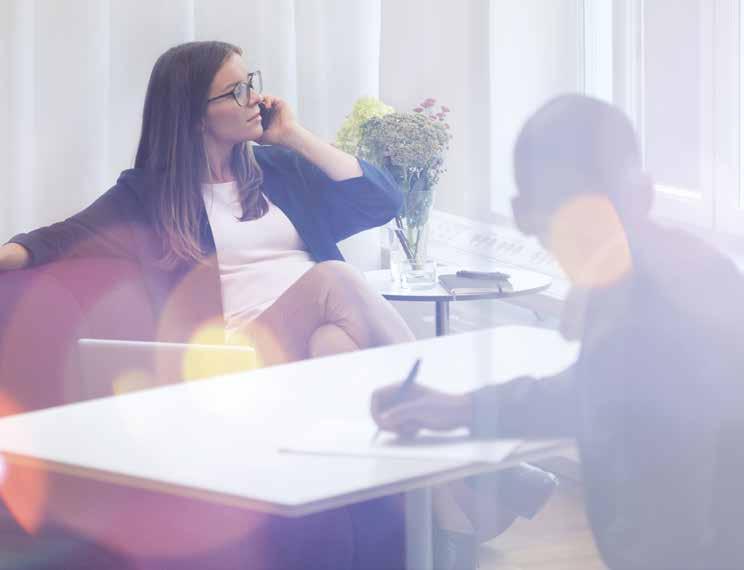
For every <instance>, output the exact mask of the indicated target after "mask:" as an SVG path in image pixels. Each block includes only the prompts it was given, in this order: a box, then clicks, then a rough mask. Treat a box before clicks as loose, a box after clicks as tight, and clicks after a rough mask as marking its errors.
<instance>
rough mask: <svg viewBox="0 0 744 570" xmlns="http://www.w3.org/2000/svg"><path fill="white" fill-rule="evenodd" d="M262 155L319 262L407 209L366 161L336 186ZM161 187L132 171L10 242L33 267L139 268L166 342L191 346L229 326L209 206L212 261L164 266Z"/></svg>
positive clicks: (269, 187) (295, 163) (298, 160)
mask: <svg viewBox="0 0 744 570" xmlns="http://www.w3.org/2000/svg"><path fill="white" fill-rule="evenodd" d="M254 151H255V155H256V160H257V161H258V163H259V165H260V166H261V169H262V170H263V174H264V186H263V191H264V193H265V194H266V195H267V196H268V197H269V199H270V200H271V201H272V202H273V203H274V204H276V206H277V207H279V208H280V209H281V210H282V211H283V212H284V213H285V214H286V215H287V217H288V218H289V219H290V220H291V222H292V224H293V225H294V226H295V228H296V229H297V232H298V233H299V234H300V237H301V238H302V239H303V240H304V242H305V244H306V245H307V248H308V251H309V252H310V254H311V255H312V257H313V259H315V260H316V261H319V262H320V261H326V260H343V256H342V255H341V252H340V251H339V250H338V247H337V245H336V243H337V242H339V241H341V240H343V239H345V238H347V237H349V236H351V235H354V234H356V233H358V232H360V231H363V230H365V229H369V228H372V227H376V226H380V225H383V224H385V223H386V222H388V221H389V220H390V219H391V218H392V217H393V216H394V215H395V214H396V213H397V211H398V209H399V208H400V205H401V201H402V195H401V193H400V191H399V190H398V189H397V187H396V186H395V184H394V183H393V182H392V180H391V179H390V178H389V177H388V176H387V175H385V174H384V173H383V172H382V171H380V170H379V169H377V168H376V167H374V166H372V165H371V164H369V163H367V162H365V161H363V160H360V161H359V163H360V165H361V167H362V171H363V176H360V177H358V178H351V179H348V180H343V181H340V182H336V181H333V180H331V179H330V178H329V177H328V176H327V175H326V174H324V173H323V172H322V171H321V170H320V169H319V168H317V167H316V166H314V165H313V164H311V163H310V162H308V161H307V160H305V159H304V158H302V157H301V156H300V155H298V154H296V153H294V152H292V151H289V150H287V149H285V148H282V147H278V146H256V147H254ZM156 185H157V179H156V178H155V177H153V176H152V175H149V174H148V173H145V172H144V171H142V170H139V169H130V170H125V171H124V172H122V174H121V175H120V177H119V179H118V180H117V182H116V185H115V186H114V187H113V188H111V189H109V190H108V191H107V192H106V193H105V194H103V195H102V196H101V197H100V198H98V199H97V200H96V201H95V202H94V203H93V204H92V205H90V206H89V207H88V208H86V209H85V210H83V211H82V212H80V213H78V214H76V215H74V216H72V217H71V218H69V219H67V220H65V221H63V222H60V223H57V224H53V225H51V226H48V227H44V228H39V229H37V230H34V231H31V232H29V233H25V234H19V235H17V236H15V237H13V238H12V239H11V240H10V241H11V242H14V243H18V244H20V245H23V246H24V247H26V249H28V250H29V252H30V253H31V260H32V261H31V263H32V265H40V264H43V263H49V262H52V261H57V260H60V259H64V258H66V257H101V256H106V257H109V256H113V257H120V258H125V259H130V260H132V261H134V262H136V263H138V264H139V265H140V267H141V269H142V275H143V279H144V281H145V285H146V287H147V290H148V292H149V295H150V301H151V303H152V308H153V311H154V312H155V315H156V316H157V317H158V318H159V319H160V331H161V332H160V335H159V336H160V338H161V339H162V340H173V341H183V340H188V339H189V338H191V337H192V335H193V334H194V332H195V331H196V330H197V329H198V328H199V327H202V326H205V325H207V324H212V325H220V326H221V325H222V297H221V289H220V282H219V270H218V264H217V259H216V253H215V244H214V238H213V236H212V230H211V228H210V226H209V219H208V217H207V215H206V211H204V210H203V209H202V215H201V220H202V227H201V244H200V245H201V247H202V250H203V252H204V253H205V254H206V257H205V260H204V263H185V262H184V263H182V264H181V265H179V266H178V267H176V268H174V269H164V268H162V267H160V266H158V264H157V260H158V259H159V258H160V256H161V255H162V252H163V242H162V240H161V239H160V238H159V237H158V236H157V234H156V232H155V227H154V225H153V219H152V212H153V208H152V207H151V206H150V204H151V200H152V199H153V198H154V196H155V195H156V192H157V191H156ZM202 208H203V207H202ZM247 223H250V222H247Z"/></svg>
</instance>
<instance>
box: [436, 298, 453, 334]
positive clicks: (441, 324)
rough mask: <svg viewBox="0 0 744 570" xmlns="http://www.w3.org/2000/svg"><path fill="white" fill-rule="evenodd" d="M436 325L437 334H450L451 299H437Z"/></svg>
mask: <svg viewBox="0 0 744 570" xmlns="http://www.w3.org/2000/svg"><path fill="white" fill-rule="evenodd" d="M436 305H437V308H436V325H437V336H445V335H448V334H449V329H450V324H449V323H450V304H449V301H436Z"/></svg>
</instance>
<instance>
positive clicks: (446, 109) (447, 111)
mask: <svg viewBox="0 0 744 570" xmlns="http://www.w3.org/2000/svg"><path fill="white" fill-rule="evenodd" d="M450 111H451V109H450V108H449V107H445V106H444V105H442V113H449V112H450Z"/></svg>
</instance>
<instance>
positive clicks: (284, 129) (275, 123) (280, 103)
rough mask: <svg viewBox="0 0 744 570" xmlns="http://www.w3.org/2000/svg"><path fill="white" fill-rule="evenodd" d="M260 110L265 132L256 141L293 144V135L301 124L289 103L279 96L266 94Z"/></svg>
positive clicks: (260, 142)
mask: <svg viewBox="0 0 744 570" xmlns="http://www.w3.org/2000/svg"><path fill="white" fill-rule="evenodd" d="M259 110H260V112H261V126H262V127H263V131H264V132H263V134H262V135H261V136H260V137H259V139H258V140H257V141H256V142H258V143H259V144H279V145H284V146H291V141H292V138H293V135H295V133H296V131H297V130H298V129H300V125H299V123H298V122H297V119H296V118H295V115H294V113H293V112H292V109H291V108H290V106H289V104H288V103H287V102H286V101H284V100H282V99H280V98H279V97H274V96H273V95H264V97H263V101H262V102H261V103H259Z"/></svg>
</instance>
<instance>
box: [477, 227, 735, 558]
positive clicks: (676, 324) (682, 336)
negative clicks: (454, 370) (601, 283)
mask: <svg viewBox="0 0 744 570" xmlns="http://www.w3.org/2000/svg"><path fill="white" fill-rule="evenodd" d="M629 239H630V249H631V253H632V268H631V269H630V271H629V272H627V273H626V274H625V275H624V277H623V278H622V280H621V281H619V282H617V283H614V284H613V285H612V286H611V287H606V288H597V289H594V290H592V291H591V292H590V295H589V300H588V304H587V306H586V316H585V325H584V330H583V338H582V349H581V353H580V356H579V358H578V361H577V363H576V364H575V365H574V366H573V367H572V368H571V369H569V370H566V371H565V372H563V373H562V374H560V375H558V376H557V377H554V378H546V379H535V378H519V379H515V380H513V381H512V382H509V383H507V384H503V385H496V386H492V387H488V388H485V389H483V390H481V391H480V392H477V393H476V395H475V406H476V414H475V415H476V427H475V428H474V431H475V432H476V433H479V434H481V435H488V436H505V437H508V436H519V437H523V436H527V437H530V436H534V437H540V436H551V437H552V436H572V437H575V438H576V440H577V442H578V446H579V449H580V452H581V461H582V465H583V470H584V481H585V490H586V499H587V513H588V517H589V521H590V523H591V527H592V530H593V532H594V535H595V539H596V542H597V544H598V547H599V550H600V552H601V554H602V556H603V558H604V560H605V562H606V563H607V564H608V565H609V566H610V567H611V568H617V569H623V570H625V569H637V568H638V569H640V568H643V569H649V570H651V569H653V570H666V569H669V570H672V569H673V570H682V569H687V568H696V569H703V568H705V569H713V568H744V563H742V562H743V560H742V555H741V554H740V553H738V552H737V550H739V549H738V548H737V547H736V546H735V545H736V543H738V538H739V537H738V536H736V535H737V534H738V533H737V532H736V531H734V530H732V529H734V528H737V527H739V526H740V525H741V522H742V521H743V520H744V518H742V516H744V506H743V505H744V500H743V498H742V497H744V476H743V473H742V468H744V455H743V453H742V435H744V430H742V425H743V421H742V418H744V405H743V401H744V398H743V397H742V393H743V392H744V390H743V389H742V384H743V375H744V350H743V348H744V346H743V345H742V341H743V340H744V335H743V334H742V331H744V302H743V295H744V280H743V279H742V277H741V275H740V274H739V272H738V270H737V269H736V267H735V266H734V265H733V263H731V262H730V261H729V260H727V259H726V258H724V257H723V256H721V255H720V254H719V253H717V252H716V251H715V250H714V249H712V248H711V247H709V246H708V245H706V244H704V243H703V242H702V241H700V240H698V239H697V238H694V237H692V236H691V235H688V234H685V233H683V232H679V231H672V230H663V229H661V228H658V227H652V226H649V227H646V228H642V229H640V230H638V231H637V232H636V233H635V234H634V235H631V236H630V238H629Z"/></svg>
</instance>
